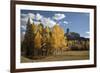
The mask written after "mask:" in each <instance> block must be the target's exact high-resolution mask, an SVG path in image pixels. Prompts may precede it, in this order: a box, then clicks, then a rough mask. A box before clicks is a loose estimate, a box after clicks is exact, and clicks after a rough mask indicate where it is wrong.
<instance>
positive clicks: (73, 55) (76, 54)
mask: <svg viewBox="0 0 100 73" xmlns="http://www.w3.org/2000/svg"><path fill="white" fill-rule="evenodd" d="M86 59H89V51H65V52H63V53H62V55H55V56H47V57H43V58H39V59H28V58H26V57H23V56H22V57H21V62H24V63H25V62H46V61H68V60H86Z"/></svg>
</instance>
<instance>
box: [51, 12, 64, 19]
mask: <svg viewBox="0 0 100 73" xmlns="http://www.w3.org/2000/svg"><path fill="white" fill-rule="evenodd" d="M63 18H65V15H64V14H61V13H57V14H55V15H54V16H53V19H54V20H61V19H63Z"/></svg>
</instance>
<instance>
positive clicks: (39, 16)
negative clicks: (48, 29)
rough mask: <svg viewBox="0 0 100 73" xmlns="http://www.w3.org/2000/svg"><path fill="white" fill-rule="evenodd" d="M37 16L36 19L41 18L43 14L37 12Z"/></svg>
mask: <svg viewBox="0 0 100 73" xmlns="http://www.w3.org/2000/svg"><path fill="white" fill-rule="evenodd" d="M35 17H36V20H41V19H42V17H43V16H42V15H40V14H39V13H37V14H36V15H35Z"/></svg>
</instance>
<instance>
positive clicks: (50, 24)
mask: <svg viewBox="0 0 100 73" xmlns="http://www.w3.org/2000/svg"><path fill="white" fill-rule="evenodd" d="M41 22H42V24H43V25H44V27H46V26H48V27H53V26H54V25H55V24H56V22H55V21H53V20H51V19H50V18H45V17H44V18H42V19H41Z"/></svg>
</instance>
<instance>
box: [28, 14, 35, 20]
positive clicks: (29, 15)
mask: <svg viewBox="0 0 100 73" xmlns="http://www.w3.org/2000/svg"><path fill="white" fill-rule="evenodd" d="M27 15H28V16H27V17H28V18H31V19H35V14H33V13H28V14H27Z"/></svg>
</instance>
